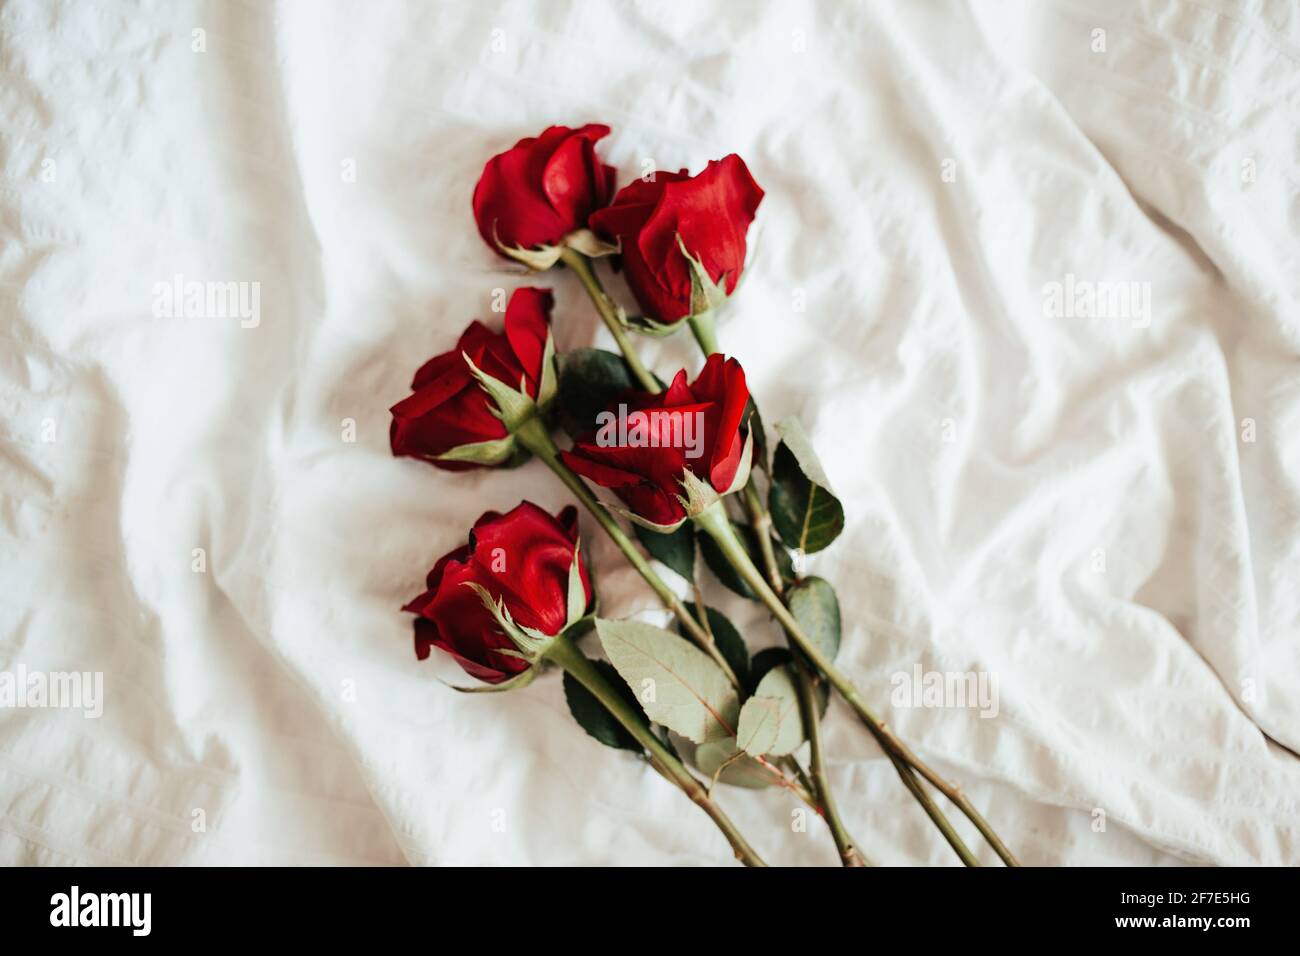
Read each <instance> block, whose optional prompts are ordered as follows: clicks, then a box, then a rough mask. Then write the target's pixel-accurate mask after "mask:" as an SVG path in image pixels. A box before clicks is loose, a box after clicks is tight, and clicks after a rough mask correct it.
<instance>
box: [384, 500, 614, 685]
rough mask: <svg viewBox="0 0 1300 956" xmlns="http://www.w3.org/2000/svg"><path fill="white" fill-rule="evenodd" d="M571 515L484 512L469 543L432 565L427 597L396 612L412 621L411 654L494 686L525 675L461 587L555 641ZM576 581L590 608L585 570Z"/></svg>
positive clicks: (573, 543) (560, 626) (523, 664)
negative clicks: (436, 654)
mask: <svg viewBox="0 0 1300 956" xmlns="http://www.w3.org/2000/svg"><path fill="white" fill-rule="evenodd" d="M577 541H578V512H577V509H576V508H574V507H573V506H572V505H570V506H569V507H567V508H565V509H564V510H563V511H561V512H560V513H559V515H557V516H556V517H551V515H550V514H548V513H547V512H546V511H544V510H543V509H541V508H539V507H538V506H537V505H535V504H533V503H532V502H530V501H524V502H521V503H520V504H519V506H518V507H516V508H515V509H514V510H513V511H511V512H509V513H507V514H504V515H502V514H497V513H496V512H495V511H489V512H486V513H485V514H484V515H483V516H482V517H481V518H479V519H478V521H476V522H475V523H474V528H473V530H472V531H470V533H469V543H468V544H466V545H464V546H462V547H459V548H457V549H456V550H454V551H452V552H450V553H449V554H445V555H443V556H442V557H441V558H439V559H438V563H437V564H435V565H434V566H433V570H432V571H430V572H429V576H428V579H427V582H426V584H427V590H426V591H425V592H424V593H423V594H421V595H420V596H419V597H417V598H416V599H415V600H413V601H411V603H409V604H407V605H406V606H405V607H404V608H402V610H404V611H410V612H412V613H414V614H416V615H418V616H417V617H416V619H415V654H416V656H417V657H418V658H419V659H420V660H424V659H425V658H426V657H428V656H429V649H430V648H431V647H436V648H438V649H440V650H442V651H445V652H446V653H448V654H450V655H451V656H452V657H453V658H455V660H456V663H458V664H459V665H460V666H461V667H462V668H464V670H465V672H466V673H467V674H469V675H470V676H471V677H476V678H478V679H479V680H481V681H485V682H487V683H489V684H499V683H501V682H502V681H504V680H507V679H509V678H511V677H513V676H515V675H516V674H518V673H520V672H521V671H524V670H527V669H528V666H529V665H528V662H527V661H524V660H522V659H520V658H518V657H512V656H511V655H509V654H502V653H500V651H501V650H503V649H504V650H515V645H514V643H513V642H512V641H511V640H510V638H509V637H507V636H506V635H505V634H504V633H502V631H501V627H500V626H499V625H498V624H497V621H496V619H495V618H494V617H493V615H492V612H491V611H489V610H488V609H487V608H486V607H485V606H484V605H483V601H482V599H481V598H480V597H479V595H478V593H477V592H476V591H475V590H474V589H473V588H471V587H467V586H466V584H467V582H473V583H475V584H478V585H481V586H482V587H483V588H484V589H486V590H487V592H488V593H489V594H490V595H491V596H492V597H493V598H494V599H500V600H503V601H504V602H505V607H506V610H508V611H509V612H510V616H511V617H512V618H513V619H514V621H515V623H516V624H519V625H520V626H522V627H531V628H535V629H537V630H538V631H541V632H542V633H543V634H548V635H555V634H559V633H560V632H561V631H563V630H564V628H565V625H566V624H567V622H568V593H569V571H570V569H571V568H572V567H573V556H574V553H575V551H576V550H577ZM579 574H580V576H581V580H582V587H583V590H584V592H585V594H586V599H587V600H586V608H587V610H590V609H591V606H592V600H593V598H594V592H593V590H592V587H591V577H590V576H589V574H588V573H587V566H586V564H584V563H582V561H581V558H579Z"/></svg>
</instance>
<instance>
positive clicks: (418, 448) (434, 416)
mask: <svg viewBox="0 0 1300 956" xmlns="http://www.w3.org/2000/svg"><path fill="white" fill-rule="evenodd" d="M553 302H554V299H553V298H552V296H551V291H550V290H549V289H531V288H524V289H516V290H515V291H514V293H513V294H511V296H510V301H509V302H508V303H507V304H506V318H505V331H503V332H492V331H490V330H489V329H488V328H487V326H485V325H483V323H481V322H479V321H477V320H475V321H474V322H471V323H470V325H469V328H467V329H466V330H465V331H464V333H462V334H461V337H460V341H458V342H457V343H456V347H455V348H454V349H452V350H451V351H450V352H443V353H442V354H441V355H435V356H434V357H433V358H431V359H429V361H427V362H425V363H424V365H423V366H422V367H421V368H420V370H419V371H418V372H416V373H415V380H414V381H412V382H411V390H412V392H413V394H412V395H410V396H409V397H407V398H404V399H402V400H401V401H400V402H398V403H397V404H396V405H394V406H393V407H392V409H391V411H392V413H393V423H392V426H391V427H390V429H389V443H390V444H391V445H392V449H393V454H394V455H399V456H401V455H409V456H411V457H415V458H423V459H425V460H426V461H429V462H432V463H433V464H434V465H436V466H437V467H439V468H445V469H446V470H448V471H461V470H464V469H466V468H477V467H489V466H492V465H500V464H504V463H506V462H507V461H509V460H510V459H511V458H512V457H513V456H514V455H515V453H516V452H515V446H514V439H513V438H512V437H511V436H510V433H509V431H508V430H507V429H506V427H505V425H503V424H502V423H501V420H500V419H498V418H497V417H496V416H495V415H493V414H492V407H493V406H492V402H491V399H489V398H488V396H487V394H486V393H485V392H484V391H483V389H482V388H480V387H479V384H478V381H477V380H476V379H475V378H474V375H473V373H472V372H471V371H470V368H469V365H467V364H466V362H465V357H464V355H462V353H465V354H466V355H468V356H469V357H470V358H471V359H473V361H474V364H475V365H476V366H477V367H478V368H479V369H480V370H482V371H483V372H485V373H487V374H488V375H491V376H492V377H493V378H496V379H498V380H500V381H501V382H503V383H505V384H506V385H508V386H510V387H511V388H513V389H518V388H519V383H520V381H522V382H523V383H524V390H525V391H526V392H527V393H528V394H529V395H530V396H531V397H533V398H536V397H537V390H538V386H539V383H540V382H541V378H542V371H543V370H542V359H543V356H544V355H545V353H546V340H547V338H548V337H549V336H550V334H551V329H550V322H551V319H550V313H551V306H552V304H553ZM484 442H498V443H500V445H499V447H498V446H488V447H485V448H484V449H483V454H480V455H477V456H475V457H474V460H464V459H456V458H455V457H451V458H447V457H444V456H447V455H453V456H454V455H455V454H456V453H457V450H458V449H463V448H464V447H465V446H470V445H482V443H484Z"/></svg>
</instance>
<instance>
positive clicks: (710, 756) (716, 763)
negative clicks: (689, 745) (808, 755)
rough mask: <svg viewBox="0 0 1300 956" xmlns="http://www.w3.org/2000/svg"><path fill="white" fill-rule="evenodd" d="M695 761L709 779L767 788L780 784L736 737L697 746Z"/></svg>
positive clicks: (696, 765) (760, 788)
mask: <svg viewBox="0 0 1300 956" xmlns="http://www.w3.org/2000/svg"><path fill="white" fill-rule="evenodd" d="M693 762H694V764H695V768H696V769H697V770H699V771H700V773H702V774H704V775H705V776H706V777H708V778H709V780H711V781H712V780H716V781H718V782H719V783H725V784H730V785H731V786H733V787H746V788H748V789H750V790H763V789H765V788H767V787H771V786H774V785H775V784H776V777H774V776H773V775H772V773H771V771H769V770H765V769H764V768H763V767H762V766H761V765H760V764H759V762H758V761H757V760H755V759H754V758H753V757H751V756H749V754H747V753H745V752H744V751H743V750H741V749H740V748H739V747H737V746H736V739H735V738H734V737H729V738H727V739H726V740H714V741H710V742H709V743H707V744H701V745H700V746H699V747H697V748H695V758H694V761H693ZM719 770H721V773H719Z"/></svg>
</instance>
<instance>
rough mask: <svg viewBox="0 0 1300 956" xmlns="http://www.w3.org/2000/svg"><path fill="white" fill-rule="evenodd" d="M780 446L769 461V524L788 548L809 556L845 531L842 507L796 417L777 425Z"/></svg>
mask: <svg viewBox="0 0 1300 956" xmlns="http://www.w3.org/2000/svg"><path fill="white" fill-rule="evenodd" d="M776 428H777V431H778V432H780V434H781V443H780V444H779V445H777V446H776V454H775V455H774V456H773V458H772V488H771V490H770V491H769V492H768V498H767V502H768V508H769V510H770V511H771V512H772V524H773V525H775V526H776V530H777V533H778V534H780V535H781V540H782V541H784V542H785V543H786V545H787V546H788V547H791V548H795V549H797V550H799V551H802V552H803V553H804V554H812V553H814V552H816V551H820V550H822V549H823V548H825V547H827V546H828V545H829V544H830V543H831V542H832V541H834V540H835V539H836V538H837V537H839V534H840V532H841V531H843V530H844V506H843V505H841V504H840V501H839V499H838V498H836V497H835V495H834V494H832V493H831V490H830V482H829V481H827V479H826V473H825V472H824V471H822V466H821V463H820V462H819V461H818V460H817V455H816V454H815V453H814V452H813V449H812V445H811V444H810V443H809V441H808V436H807V435H805V434H804V431H803V427H802V426H801V425H800V424H799V420H798V419H796V418H787V419H785V420H784V421H783V422H781V423H780V424H779V425H777V426H776Z"/></svg>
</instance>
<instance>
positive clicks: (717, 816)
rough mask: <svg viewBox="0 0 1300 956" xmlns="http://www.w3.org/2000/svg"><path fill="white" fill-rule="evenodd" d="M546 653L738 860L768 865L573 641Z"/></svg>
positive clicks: (557, 643)
mask: <svg viewBox="0 0 1300 956" xmlns="http://www.w3.org/2000/svg"><path fill="white" fill-rule="evenodd" d="M545 653H546V657H548V658H549V659H550V660H553V661H554V662H555V663H557V664H559V665H560V666H561V667H562V668H564V669H565V670H566V671H568V672H569V673H570V674H572V675H573V677H574V679H575V680H577V681H578V683H580V684H581V685H582V686H583V687H585V688H587V690H589V691H590V692H591V693H592V695H593V696H594V697H595V698H596V699H597V700H598V701H600V702H601V704H602V705H604V707H605V708H606V709H607V710H608V711H609V712H610V713H611V714H613V715H614V717H615V718H617V720H618V722H619V723H620V724H622V725H623V726H624V727H625V728H627V731H628V733H630V734H631V735H632V736H633V737H635V738H636V740H637V742H638V743H639V744H641V746H642V747H644V748H645V749H646V753H647V754H648V755H649V759H650V763H651V765H652V766H653V767H654V768H655V769H656V770H657V771H659V773H660V774H662V775H663V776H664V777H665V778H667V779H668V780H669V781H670V782H671V783H673V784H676V785H677V786H678V787H679V788H681V791H682V792H683V793H685V794H686V796H688V797H690V798H691V800H692V802H694V803H695V804H696V806H698V807H699V808H700V809H701V810H703V811H704V812H705V813H707V814H708V815H709V819H711V820H712V821H713V822H714V824H716V825H717V827H718V829H719V830H721V831H722V835H723V836H725V837H726V838H727V842H728V843H730V844H731V849H732V850H733V851H735V854H736V859H738V860H740V861H741V862H742V863H744V864H745V865H746V866H766V865H767V864H766V863H764V862H763V859H762V857H760V856H759V855H758V854H757V853H756V852H755V851H754V849H753V848H752V847H751V846H750V845H749V844H748V843H747V842H746V841H745V838H744V837H743V836H741V834H740V831H739V830H737V829H736V825H735V824H734V823H732V822H731V819H730V818H729V817H728V816H727V815H726V814H725V813H723V812H722V810H721V808H720V807H718V805H717V804H716V803H714V802H713V800H712V798H711V797H710V796H709V791H708V790H707V789H705V787H704V785H703V784H702V783H700V781H699V780H697V779H696V778H695V775H694V774H692V773H691V772H690V771H689V770H687V769H686V767H685V766H684V765H683V764H682V762H681V761H680V760H678V759H677V757H675V756H674V755H673V753H672V751H670V750H669V749H668V748H667V747H665V746H664V744H663V742H662V741H660V740H659V738H658V737H656V736H655V735H654V734H653V733H652V732H651V731H650V728H649V727H648V726H647V725H646V723H645V720H644V719H643V718H642V715H640V714H639V713H637V711H636V710H635V708H633V707H632V705H630V704H629V703H628V702H627V700H626V699H625V698H624V697H623V695H622V694H621V693H619V692H618V690H617V689H615V688H614V686H613V685H612V684H610V683H609V681H607V680H606V679H605V678H604V676H602V675H601V673H600V671H598V670H596V668H595V667H594V666H593V665H592V663H591V661H590V660H588V659H587V657H586V656H585V655H584V654H583V653H582V652H581V651H580V650H578V647H577V645H576V644H574V643H573V639H572V638H571V637H569V636H568V635H567V634H561V635H560V636H559V637H557V638H555V640H554V641H553V642H552V643H551V644H550V645H549V646H548V647H547V650H546V652H545Z"/></svg>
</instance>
